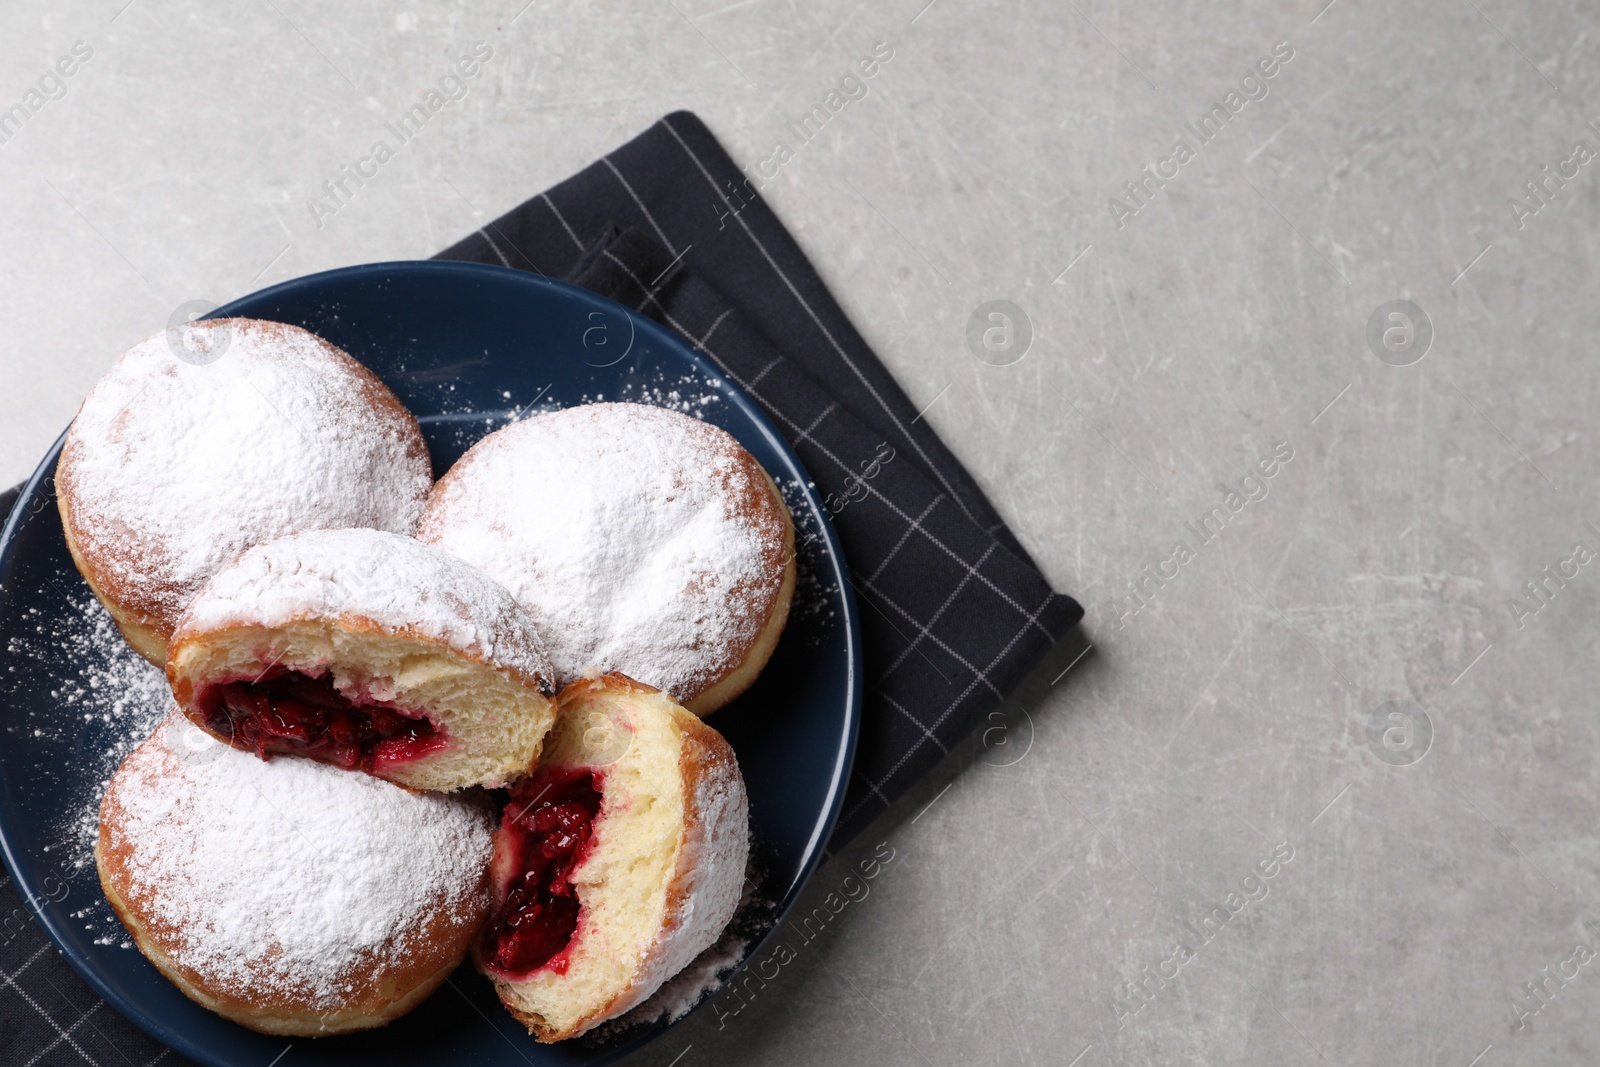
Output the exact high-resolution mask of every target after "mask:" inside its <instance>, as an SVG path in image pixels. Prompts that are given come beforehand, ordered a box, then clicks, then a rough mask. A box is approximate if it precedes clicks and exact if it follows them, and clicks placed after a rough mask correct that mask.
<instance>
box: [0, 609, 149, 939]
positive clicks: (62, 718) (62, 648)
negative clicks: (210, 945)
mask: <svg viewBox="0 0 1600 1067" xmlns="http://www.w3.org/2000/svg"><path fill="white" fill-rule="evenodd" d="M22 615H23V620H24V621H26V620H27V619H30V618H32V619H35V620H37V621H36V623H35V625H34V627H33V630H34V632H33V634H32V635H30V636H27V637H15V636H14V637H12V638H11V639H10V640H9V641H8V642H7V644H6V649H5V652H6V659H7V660H8V661H9V662H8V663H7V667H6V670H7V673H8V674H9V675H12V676H15V675H17V674H18V673H20V672H19V668H20V669H21V670H23V671H29V672H30V673H37V674H39V675H41V676H43V677H47V678H50V679H52V680H53V681H54V683H55V684H54V688H52V689H50V691H49V695H50V698H51V699H50V702H49V703H45V704H37V703H28V704H26V705H23V706H19V707H15V708H14V709H13V712H12V716H11V718H10V721H8V723H7V725H6V732H7V733H24V734H26V735H28V737H29V745H30V747H35V748H39V747H43V746H50V747H55V746H60V747H61V748H62V749H63V755H62V760H63V761H70V762H66V763H64V764H62V765H58V764H57V763H56V762H55V761H48V760H41V762H40V765H39V766H38V767H37V768H36V769H35V772H34V774H35V781H34V782H33V784H32V788H34V789H49V790H53V791H57V792H58V793H59V794H65V795H69V796H73V797H81V799H77V800H74V802H73V803H72V804H70V805H69V806H68V807H67V808H66V809H65V810H64V812H63V825H62V826H61V827H60V830H59V831H58V832H57V833H56V834H55V835H53V836H54V839H55V840H56V841H58V842H60V844H58V845H55V846H51V848H50V849H47V851H54V850H55V849H56V848H61V849H63V850H64V851H65V852H66V853H67V856H66V858H65V860H64V861H63V862H65V863H66V864H67V866H69V867H70V868H72V869H74V870H76V869H81V868H83V867H85V866H88V865H92V864H93V862H94V842H95V837H96V835H97V834H98V833H99V826H100V797H101V795H102V794H103V793H104V791H105V785H106V782H107V781H109V780H110V778H111V775H112V773H113V772H115V771H116V769H117V766H118V765H119V764H120V763H121V762H122V760H123V757H125V756H126V755H127V754H128V753H129V752H131V751H133V749H134V747H135V746H137V745H138V744H139V743H140V742H141V741H143V740H144V739H145V738H146V737H148V736H150V732H151V731H152V730H154V729H155V726H156V723H158V722H160V721H161V717H162V716H163V715H164V714H165V713H166V711H167V709H168V708H169V707H170V706H171V705H172V690H170V689H169V688H168V687H167V679H166V675H164V674H163V673H162V671H161V668H159V667H156V666H152V665H151V664H150V663H148V662H146V661H145V660H144V659H143V658H142V657H141V656H140V655H139V654H138V653H136V652H134V651H133V649H131V648H129V647H128V644H127V642H126V641H124V640H123V639H122V635H121V634H120V633H119V632H118V631H117V627H116V624H115V623H114V622H112V621H111V616H110V615H108V614H107V613H106V609H105V608H103V607H102V606H101V605H100V602H99V601H98V600H96V599H95V598H94V596H93V594H91V593H89V592H88V591H87V590H84V591H81V592H78V593H75V594H72V595H70V596H65V597H63V600H62V608H61V609H59V614H54V615H50V614H46V613H45V612H43V611H41V610H40V609H39V608H27V609H25V610H24V611H23V613H22ZM85 780H87V781H89V782H91V783H92V786H91V788H90V789H89V790H88V792H87V793H84V792H83V785H82V783H83V782H84V781H85ZM112 925H113V926H115V925H116V924H115V922H114V921H113V924H112ZM118 930H119V931H120V927H118Z"/></svg>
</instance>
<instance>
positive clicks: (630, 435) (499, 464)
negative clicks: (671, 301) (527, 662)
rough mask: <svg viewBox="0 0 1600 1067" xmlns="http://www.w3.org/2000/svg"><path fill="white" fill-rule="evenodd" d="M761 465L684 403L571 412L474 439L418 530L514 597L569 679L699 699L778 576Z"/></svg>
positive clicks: (762, 617)
mask: <svg viewBox="0 0 1600 1067" xmlns="http://www.w3.org/2000/svg"><path fill="white" fill-rule="evenodd" d="M752 468H753V464H751V463H750V461H749V460H748V458H747V456H746V454H745V453H744V451H743V449H741V448H739V446H738V444H737V442H735V441H734V440H733V438H732V437H730V436H728V435H727V434H726V433H725V432H723V431H722V430H719V429H717V428H716V427H714V426H711V425H709V424H707V423H703V422H700V421H698V420H696V419H693V418H690V417H686V416H683V415H680V414H677V413H675V412H671V411H667V410H665V409H662V408H655V407H648V406H642V405H636V404H591V405H587V406H584V407H576V408H568V409H565V410H563V411H557V412H552V413H550V414H546V415H540V416H538V417H535V418H531V419H527V420H525V421H523V422H518V423H514V424H513V425H511V426H508V427H506V428H504V429H502V430H500V431H498V432H497V433H495V434H493V435H491V436H489V437H486V438H485V439H484V440H483V441H481V442H479V444H478V445H477V446H476V447H475V448H474V449H473V450H472V452H470V453H469V454H468V455H467V456H466V457H465V458H464V459H463V460H462V461H461V462H460V463H458V464H457V465H456V466H455V467H454V468H452V469H451V471H450V473H449V474H447V475H446V476H445V478H444V480H443V481H441V482H440V483H439V485H438V487H436V489H435V491H434V495H433V497H432V498H431V499H430V502H429V506H428V509H427V511H426V512H425V514H424V516H423V520H422V523H421V525H420V527H419V533H418V536H419V537H421V538H422V539H423V540H425V541H429V542H431V543H433V544H436V545H438V546H440V547H441V548H444V549H447V550H448V551H451V552H454V553H455V554H457V555H459V556H461V557H462V558H463V559H465V560H467V561H468V562H469V563H473V564H475V565H477V566H479V567H481V568H483V569H484V570H485V571H487V572H488V573H489V574H490V575H491V576H493V577H495V578H497V579H499V580H500V581H501V582H503V583H504V584H505V585H506V586H507V588H509V589H510V590H511V592H512V594H513V595H514V596H515V597H516V598H517V599H518V600H519V601H520V602H521V603H522V604H523V605H524V606H525V607H527V608H528V610H529V611H530V612H531V613H532V614H533V617H534V621H535V623H536V624H537V625H538V627H539V630H540V632H541V633H542V634H543V635H544V637H545V640H546V642H547V647H548V648H549V651H550V658H551V661H552V664H553V665H554V667H555V670H556V677H557V682H558V684H566V683H567V682H569V681H571V680H572V679H574V678H577V677H580V676H582V675H584V674H588V673H594V672H597V671H610V670H616V671H621V672H623V673H625V674H627V675H630V676H631V677H633V678H635V679H637V680H639V681H641V682H645V683H647V684H649V685H653V686H656V687H657V688H660V689H663V690H665V691H667V692H668V693H672V694H675V695H679V696H680V697H682V698H683V699H689V698H691V697H692V696H693V695H695V694H698V693H699V692H700V691H702V690H703V689H705V688H706V686H707V685H709V684H710V683H711V682H712V681H715V680H716V679H717V678H718V677H719V676H720V675H721V673H722V672H723V671H725V670H726V669H727V667H728V666H729V657H730V655H742V652H743V650H744V649H747V648H748V647H749V645H750V644H751V643H752V642H753V641H754V639H755V636H756V635H757V634H758V633H759V632H760V631H761V629H762V627H763V626H764V625H765V623H766V618H767V613H768V612H769V611H770V610H771V604H772V602H773V598H774V597H775V596H776V594H777V590H778V587H779V584H780V583H781V579H782V573H781V569H780V568H778V567H776V566H774V559H773V557H775V556H777V555H778V553H780V552H781V551H782V541H783V536H784V529H783V523H782V519H781V517H780V516H778V515H776V514H775V509H770V508H768V509H764V510H763V509H762V508H761V507H760V501H761V500H763V499H770V497H769V495H768V490H767V486H766V480H765V479H764V478H762V477H761V475H760V473H759V471H757V470H753V469H752Z"/></svg>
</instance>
